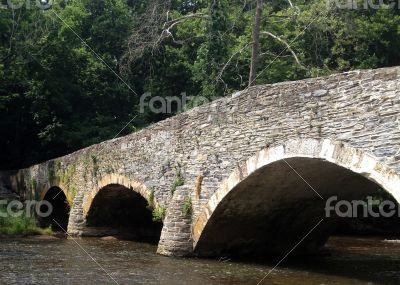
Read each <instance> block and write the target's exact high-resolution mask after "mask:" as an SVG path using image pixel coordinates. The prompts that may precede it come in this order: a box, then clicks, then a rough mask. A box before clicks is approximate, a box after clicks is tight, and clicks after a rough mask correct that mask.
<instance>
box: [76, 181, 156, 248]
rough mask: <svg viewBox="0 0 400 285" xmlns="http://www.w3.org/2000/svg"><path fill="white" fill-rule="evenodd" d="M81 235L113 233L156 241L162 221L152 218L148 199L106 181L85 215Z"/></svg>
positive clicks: (128, 238) (119, 236)
mask: <svg viewBox="0 0 400 285" xmlns="http://www.w3.org/2000/svg"><path fill="white" fill-rule="evenodd" d="M86 225H87V228H86V229H85V231H84V233H83V235H84V236H115V237H117V238H120V239H127V240H137V241H145V242H150V243H157V242H158V240H159V239H160V235H161V229H162V223H160V222H155V221H153V216H152V211H151V209H149V207H148V202H147V200H146V199H145V198H144V197H142V196H141V195H140V194H138V193H137V192H135V191H133V190H132V189H129V188H126V187H125V186H122V185H119V184H109V185H107V186H105V187H103V188H101V189H100V190H99V192H98V193H97V194H96V196H95V197H94V199H93V201H92V203H91V205H90V208H89V211H88V213H87V217H86Z"/></svg>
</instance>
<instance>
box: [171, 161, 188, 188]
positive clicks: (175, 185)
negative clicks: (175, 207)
mask: <svg viewBox="0 0 400 285" xmlns="http://www.w3.org/2000/svg"><path fill="white" fill-rule="evenodd" d="M175 171H176V173H175V179H174V181H173V182H172V185H171V189H170V190H171V194H172V195H174V193H175V191H176V188H178V187H179V186H183V185H184V184H185V180H184V179H183V177H182V166H181V165H180V164H178V166H177V167H176V168H175Z"/></svg>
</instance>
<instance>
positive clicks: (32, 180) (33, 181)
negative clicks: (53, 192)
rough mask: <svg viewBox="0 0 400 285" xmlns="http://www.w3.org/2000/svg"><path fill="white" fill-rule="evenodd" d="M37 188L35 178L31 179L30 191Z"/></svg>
mask: <svg viewBox="0 0 400 285" xmlns="http://www.w3.org/2000/svg"><path fill="white" fill-rule="evenodd" d="M36 188H37V180H36V179H35V178H32V179H31V190H32V191H36Z"/></svg>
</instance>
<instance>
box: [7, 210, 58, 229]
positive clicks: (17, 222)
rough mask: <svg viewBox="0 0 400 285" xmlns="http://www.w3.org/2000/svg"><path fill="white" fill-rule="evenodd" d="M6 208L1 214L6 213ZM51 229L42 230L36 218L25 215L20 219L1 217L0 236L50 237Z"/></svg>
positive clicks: (19, 217)
mask: <svg viewBox="0 0 400 285" xmlns="http://www.w3.org/2000/svg"><path fill="white" fill-rule="evenodd" d="M5 208H6V207H4V206H3V207H1V209H0V210H1V212H6V209H5ZM50 234H52V230H51V228H50V227H49V228H44V229H43V228H40V227H38V226H37V223H36V220H35V218H34V217H26V214H25V213H23V214H22V215H20V216H18V217H6V218H4V217H0V235H11V236H14V235H50Z"/></svg>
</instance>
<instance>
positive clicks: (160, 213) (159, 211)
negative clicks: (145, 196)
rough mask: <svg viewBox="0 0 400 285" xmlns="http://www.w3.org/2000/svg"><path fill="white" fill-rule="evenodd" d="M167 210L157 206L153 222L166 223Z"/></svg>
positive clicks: (154, 210)
mask: <svg viewBox="0 0 400 285" xmlns="http://www.w3.org/2000/svg"><path fill="white" fill-rule="evenodd" d="M166 212H167V211H166V209H165V207H162V206H157V207H155V208H154V209H153V212H152V214H153V221H154V222H161V223H162V222H164V219H165V214H166Z"/></svg>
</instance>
